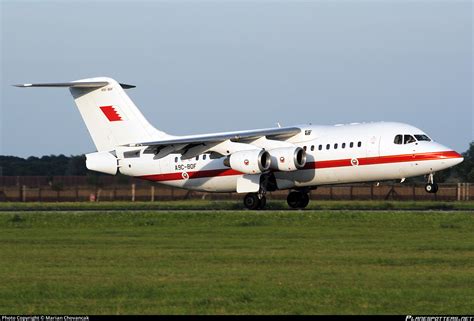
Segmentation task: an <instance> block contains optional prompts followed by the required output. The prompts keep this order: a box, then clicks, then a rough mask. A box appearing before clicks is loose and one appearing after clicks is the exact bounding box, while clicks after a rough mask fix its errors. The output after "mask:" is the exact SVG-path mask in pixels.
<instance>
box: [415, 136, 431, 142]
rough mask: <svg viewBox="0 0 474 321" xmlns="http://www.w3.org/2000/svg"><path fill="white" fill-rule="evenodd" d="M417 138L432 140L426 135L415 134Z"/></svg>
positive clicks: (419, 139)
mask: <svg viewBox="0 0 474 321" xmlns="http://www.w3.org/2000/svg"><path fill="white" fill-rule="evenodd" d="M415 138H416V139H417V140H418V141H420V142H421V141H427V142H431V139H430V138H429V137H428V136H426V135H415Z"/></svg>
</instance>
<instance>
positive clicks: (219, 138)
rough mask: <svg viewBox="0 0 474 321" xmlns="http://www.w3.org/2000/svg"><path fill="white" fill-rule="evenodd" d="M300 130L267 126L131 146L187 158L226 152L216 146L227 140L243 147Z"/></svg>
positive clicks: (154, 152)
mask: <svg viewBox="0 0 474 321" xmlns="http://www.w3.org/2000/svg"><path fill="white" fill-rule="evenodd" d="M300 132H301V129H300V128H299V127H284V128H267V129H256V130H246V131H235V132H227V133H215V134H205V135H193V136H180V137H176V138H175V139H167V140H160V141H154V142H142V143H137V144H131V145H130V146H134V147H135V146H147V148H146V149H145V153H147V154H155V155H156V156H155V158H162V157H165V156H166V155H169V154H171V153H173V152H179V153H181V154H182V155H183V159H187V158H192V157H195V156H196V155H199V154H201V153H204V152H210V151H214V152H217V153H219V154H225V153H222V152H220V151H219V149H218V148H216V146H219V145H221V144H222V143H224V142H227V145H229V144H234V145H236V144H239V145H240V146H241V147H245V146H243V145H244V144H246V143H249V142H251V141H253V140H256V139H259V138H261V137H266V138H267V139H272V140H285V139H288V138H290V137H292V136H294V135H296V134H299V133H300Z"/></svg>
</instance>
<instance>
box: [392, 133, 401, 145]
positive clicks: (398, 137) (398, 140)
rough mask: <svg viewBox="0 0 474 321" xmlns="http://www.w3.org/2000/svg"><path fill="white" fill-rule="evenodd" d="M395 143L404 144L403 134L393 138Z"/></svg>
mask: <svg viewBox="0 0 474 321" xmlns="http://www.w3.org/2000/svg"><path fill="white" fill-rule="evenodd" d="M393 143H394V144H397V145H401V144H403V136H402V135H397V136H395V139H394V140H393Z"/></svg>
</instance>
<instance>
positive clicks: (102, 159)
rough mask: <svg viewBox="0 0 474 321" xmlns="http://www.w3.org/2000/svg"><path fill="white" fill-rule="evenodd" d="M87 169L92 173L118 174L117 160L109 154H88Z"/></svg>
mask: <svg viewBox="0 0 474 321" xmlns="http://www.w3.org/2000/svg"><path fill="white" fill-rule="evenodd" d="M86 167H87V169H89V170H91V171H96V172H101V173H105V174H111V175H115V174H117V158H116V157H115V156H114V155H112V154H111V153H109V152H96V153H90V154H86Z"/></svg>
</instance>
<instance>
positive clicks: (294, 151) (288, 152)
mask: <svg viewBox="0 0 474 321" xmlns="http://www.w3.org/2000/svg"><path fill="white" fill-rule="evenodd" d="M268 152H269V154H270V157H271V166H270V167H271V168H272V169H274V170H279V171H283V172H291V171H296V170H297V169H300V168H303V167H304V165H306V152H305V151H304V150H303V148H301V147H283V148H275V149H272V150H269V151H268Z"/></svg>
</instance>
